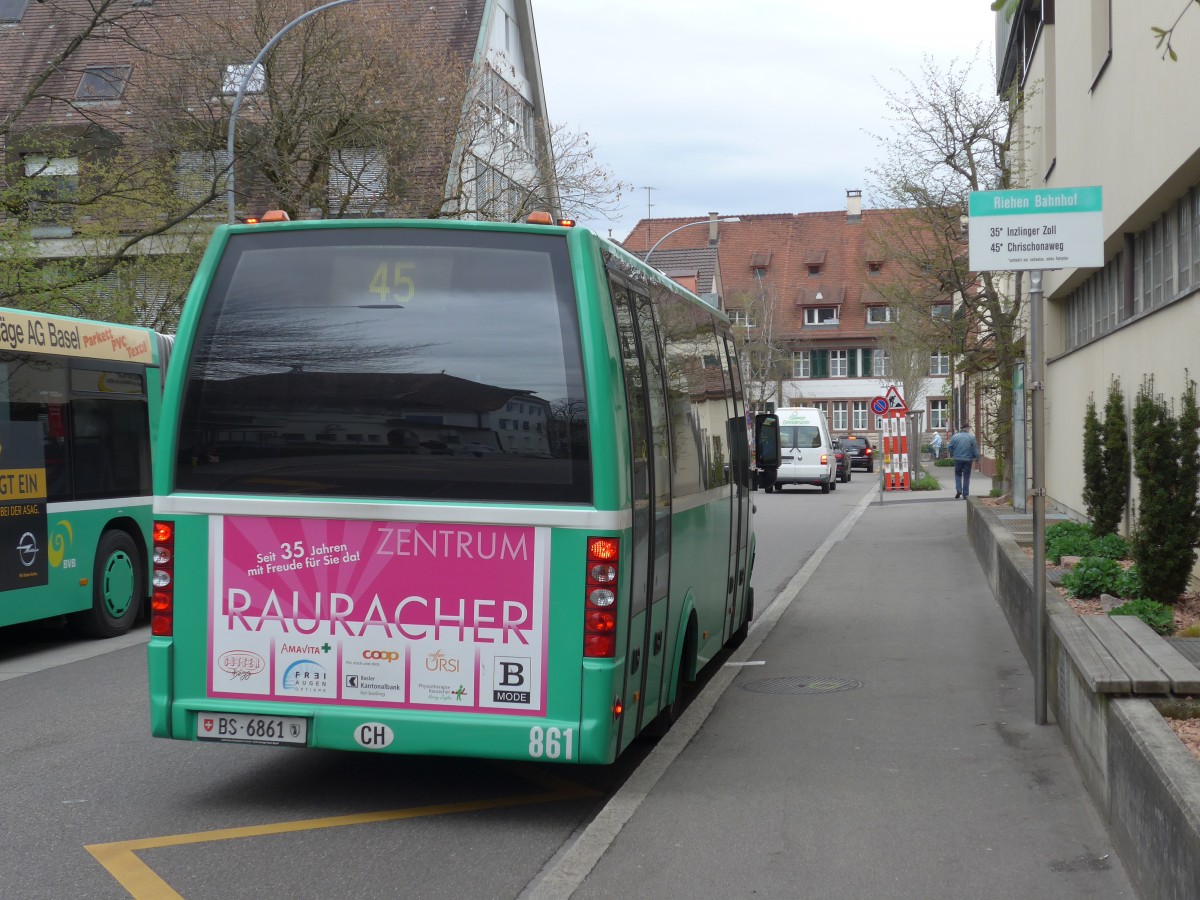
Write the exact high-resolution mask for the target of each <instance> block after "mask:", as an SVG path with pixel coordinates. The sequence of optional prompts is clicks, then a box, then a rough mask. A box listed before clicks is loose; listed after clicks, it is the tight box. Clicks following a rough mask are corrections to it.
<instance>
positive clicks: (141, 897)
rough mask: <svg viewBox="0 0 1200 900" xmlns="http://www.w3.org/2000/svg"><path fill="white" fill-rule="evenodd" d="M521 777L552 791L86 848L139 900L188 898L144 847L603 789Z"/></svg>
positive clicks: (542, 776) (499, 805) (575, 796)
mask: <svg viewBox="0 0 1200 900" xmlns="http://www.w3.org/2000/svg"><path fill="white" fill-rule="evenodd" d="M519 777H521V778H524V779H525V780H526V781H532V782H534V783H536V784H540V785H541V786H543V787H545V788H546V789H547V793H541V794H518V795H516V796H514V797H497V798H495V799H492V800H467V801H463V802H461V803H440V804H436V805H433V806H416V807H413V808H411V809H392V810H384V811H381V812H372V813H354V814H351V815H345V816H326V817H324V818H320V819H301V820H298V821H295V822H276V823H274V824H271V825H246V826H242V827H239V828H217V829H215V830H213V831H195V832H192V833H190V834H171V835H165V836H163V837H150V838H137V839H135V840H132V841H114V842H112V843H109V844H88V845H86V846H85V847H84V849H86V850H87V851H88V853H90V854H92V856H93V857H95V858H96V861H97V862H99V863H100V865H102V866H104V868H105V869H107V870H108V873H109V874H110V875H112V877H113V878H115V879H116V880H117V881H118V882H119V883H120V884H121V886H122V887H123V888H125V890H127V891H129V895H130V896H131V897H133V898H134V900H183V897H182V895H180V894H179V893H177V892H176V891H175V890H174V888H172V887H171V886H170V885H169V884H167V883H166V882H165V881H163V880H162V878H160V877H159V876H158V874H157V873H155V871H154V870H153V869H151V868H150V867H149V866H148V865H146V864H145V863H144V862H142V860H141V859H139V858H138V856H137V852H138V851H139V850H153V849H158V848H161V847H182V846H184V845H186V844H205V843H209V842H211V841H230V840H239V839H241V838H253V837H264V836H266V835H275V834H289V833H291V832H296V831H315V830H316V829H318V828H341V827H342V826H345V825H368V824H371V823H374V822H395V821H399V820H401V819H418V818H421V817H424V816H444V815H450V814H453V813H465V812H479V811H480V810H486V809H504V808H506V807H511V806H529V805H531V804H534V803H558V802H561V801H563V800H579V799H582V798H583V797H595V796H598V795H599V794H600V791H597V790H594V789H593V788H589V787H584V786H583V785H579V784H574V783H572V782H570V781H567V780H566V779H565V778H560V777H558V776H557V775H551V774H550V773H543V772H532V773H531V772H522V773H520V774H519Z"/></svg>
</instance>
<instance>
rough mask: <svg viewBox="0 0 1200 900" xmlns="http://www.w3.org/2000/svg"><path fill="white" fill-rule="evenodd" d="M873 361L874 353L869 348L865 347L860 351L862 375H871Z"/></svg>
mask: <svg viewBox="0 0 1200 900" xmlns="http://www.w3.org/2000/svg"><path fill="white" fill-rule="evenodd" d="M874 360H875V351H874V350H872V349H871V348H870V347H866V348H864V349H863V351H862V374H863V375H864V376H868V375H871V374H873V370H872V366H871V363H872V362H874Z"/></svg>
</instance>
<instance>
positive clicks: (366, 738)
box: [354, 722, 396, 750]
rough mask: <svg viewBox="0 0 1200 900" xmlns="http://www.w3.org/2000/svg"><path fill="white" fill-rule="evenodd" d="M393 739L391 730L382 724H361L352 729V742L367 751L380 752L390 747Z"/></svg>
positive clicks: (393, 735) (393, 734)
mask: <svg viewBox="0 0 1200 900" xmlns="http://www.w3.org/2000/svg"><path fill="white" fill-rule="evenodd" d="M395 737H396V735H395V733H394V732H393V731H392V729H390V728H388V727H387V726H386V725H384V724H383V723H382V722H363V723H362V724H361V725H359V726H358V727H357V728H355V729H354V740H355V741H356V742H357V743H358V746H360V747H363V748H365V749H367V750H382V749H383V748H384V747H387V746H390V745H391V743H392V740H393V739H394V738H395Z"/></svg>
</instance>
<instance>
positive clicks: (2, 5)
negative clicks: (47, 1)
mask: <svg viewBox="0 0 1200 900" xmlns="http://www.w3.org/2000/svg"><path fill="white" fill-rule="evenodd" d="M28 6H29V0H0V22H20V21H21V17H22V16H24V15H25V9H26V8H27V7H28Z"/></svg>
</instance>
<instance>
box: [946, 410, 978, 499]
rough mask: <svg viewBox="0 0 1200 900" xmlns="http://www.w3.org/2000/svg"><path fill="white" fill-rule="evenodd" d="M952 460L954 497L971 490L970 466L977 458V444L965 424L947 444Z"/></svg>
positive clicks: (965, 494) (961, 495)
mask: <svg viewBox="0 0 1200 900" xmlns="http://www.w3.org/2000/svg"><path fill="white" fill-rule="evenodd" d="M947 449H948V450H949V451H950V458H951V459H953V460H954V499H955V500H957V499H958V498H959V497H966V496H967V494H968V493H970V490H971V466H972V465H974V464H975V460H977V459H979V445H978V444H977V443H975V435H973V434H971V432H970V430H969V429H968V427H967V426H966V425H964V426H962V428H960V429H958V433H957V434H955V435H954V437H952V438H950V443H949V444H948V445H947Z"/></svg>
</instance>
